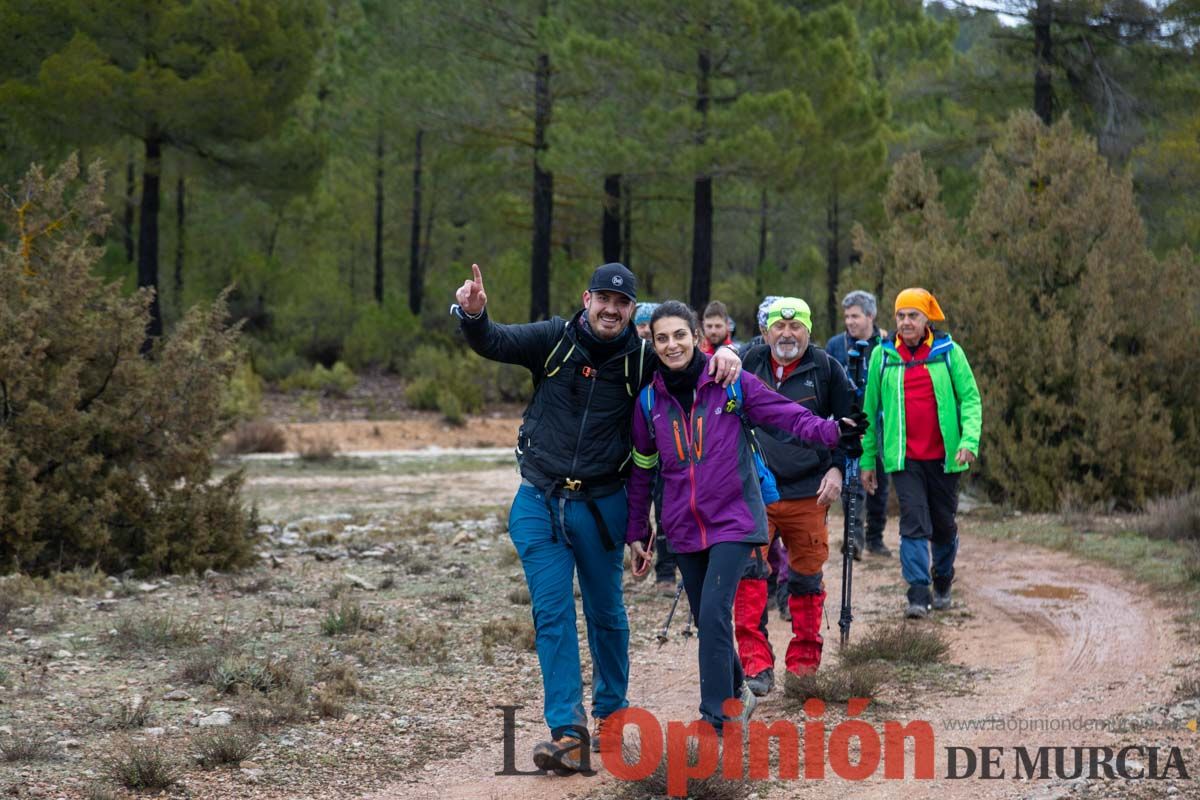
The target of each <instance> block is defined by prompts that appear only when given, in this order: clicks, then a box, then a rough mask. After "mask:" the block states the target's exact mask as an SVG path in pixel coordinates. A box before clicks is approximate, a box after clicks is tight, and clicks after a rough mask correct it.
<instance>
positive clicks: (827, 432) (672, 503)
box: [625, 368, 839, 553]
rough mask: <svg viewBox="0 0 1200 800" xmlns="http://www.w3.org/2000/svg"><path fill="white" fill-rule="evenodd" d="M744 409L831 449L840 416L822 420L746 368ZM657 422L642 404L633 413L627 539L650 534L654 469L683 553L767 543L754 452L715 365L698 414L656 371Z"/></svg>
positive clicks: (699, 391) (759, 421) (703, 377)
mask: <svg viewBox="0 0 1200 800" xmlns="http://www.w3.org/2000/svg"><path fill="white" fill-rule="evenodd" d="M739 380H741V383H742V395H743V400H742V411H743V413H744V414H745V415H746V417H747V418H748V419H749V420H750V422H751V424H753V425H772V426H774V427H776V428H780V429H782V430H785V431H791V433H792V434H793V435H795V436H796V437H797V438H799V439H804V440H807V441H809V442H813V443H815V444H817V445H820V446H821V447H829V448H832V447H833V446H834V445H835V444H837V441H838V434H839V431H838V424H837V421H836V420H831V419H822V418H820V417H818V416H817V415H815V414H813V413H812V412H811V411H809V410H808V409H806V408H804V406H801V405H799V404H798V403H794V402H792V401H791V400H789V399H787V398H786V397H784V396H783V395H780V394H778V393H776V392H775V391H774V390H772V389H770V388H768V387H767V386H766V385H764V384H763V383H762V381H760V380H759V379H758V378H756V377H754V376H753V375H750V374H748V373H745V372H743V373H742V375H741V377H740V378H739ZM651 385H652V386H653V387H654V404H653V407H652V408H651V411H650V426H651V427H652V429H653V430H651V427H648V426H647V424H646V417H645V412H644V411H643V410H642V404H641V403H640V402H639V403H638V404H637V405H636V406H635V407H634V411H633V462H634V468H633V474H632V475H631V476H630V478H629V483H628V489H629V524H628V527H627V528H626V531H625V541H626V542H637V541H646V540H647V539H648V538H649V536H650V527H649V515H650V501H651V496H650V490H651V485H652V483H653V480H654V468H655V467H656V466H661V470H662V482H663V484H662V493H663V494H662V530H661V533H663V534H665V535H666V537H667V541H669V542H670V543H671V547H672V549H674V550H675V551H676V552H678V553H694V552H697V551H700V550H706V549H708V548H709V547H712V546H713V545H714V544H717V543H718V542H746V543H750V544H766V543H767V540H768V537H767V514H766V507H765V506H764V505H763V499H762V490H761V488H760V487H759V483H758V472H757V471H756V470H755V466H754V455H753V453H751V451H750V445H749V442H747V440H746V436H745V433H744V432H743V427H742V421H741V419H739V418H738V415H737V414H736V413H735V412H734V411H733V409H732V403H731V401H730V400H729V398H728V397H727V396H726V393H725V389H724V388H722V387H721V385H720V384H719V383H717V382H716V381H715V380H714V379H713V377H712V376H711V375H709V374H708V369H707V368H705V369H703V370H701V372H700V380H699V381H698V383H697V386H696V401H695V403H694V405H693V406H692V413H691V415H690V416H689V415H687V414H684V413H683V408H681V407H680V405H679V403H678V402H677V401H676V400H675V398H674V397H672V396H671V393H670V392H669V391H668V390H667V387H666V384H665V383H664V382H663V379H662V374H661V373H660V372H657V371H656V372H655V373H654V379H653V383H652V384H651Z"/></svg>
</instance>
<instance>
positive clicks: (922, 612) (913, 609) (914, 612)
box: [904, 603, 929, 619]
mask: <svg viewBox="0 0 1200 800" xmlns="http://www.w3.org/2000/svg"><path fill="white" fill-rule="evenodd" d="M904 616H905V617H906V618H907V619H925V618H926V617H928V616H929V606H927V605H925V604H924V603H909V604H908V610H907V611H905V612H904Z"/></svg>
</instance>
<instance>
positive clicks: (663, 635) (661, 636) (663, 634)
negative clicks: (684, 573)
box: [655, 578, 683, 647]
mask: <svg viewBox="0 0 1200 800" xmlns="http://www.w3.org/2000/svg"><path fill="white" fill-rule="evenodd" d="M681 594H683V579H682V578H680V579H679V586H677V587H675V599H674V600H672V601H671V610H670V611H669V612H667V621H666V622H665V623H663V628H662V630H661V631H659V632H658V636H657V637H655V638H657V639H658V646H659V647H662V646H663V645H664V644H666V643H667V629H668V628H670V627H671V620H672V619H673V618H674V616H675V609H676V608H678V607H679V596H680V595H681Z"/></svg>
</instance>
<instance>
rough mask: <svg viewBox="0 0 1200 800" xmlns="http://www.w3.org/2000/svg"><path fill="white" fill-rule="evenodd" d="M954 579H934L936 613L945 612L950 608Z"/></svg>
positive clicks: (934, 606) (936, 577)
mask: <svg viewBox="0 0 1200 800" xmlns="http://www.w3.org/2000/svg"><path fill="white" fill-rule="evenodd" d="M953 581H954V577H953V576H951V577H949V578H941V577H938V576H935V577H934V579H933V608H934V610H935V611H945V610H946V609H947V608H949V607H950V584H951V583H952V582H953Z"/></svg>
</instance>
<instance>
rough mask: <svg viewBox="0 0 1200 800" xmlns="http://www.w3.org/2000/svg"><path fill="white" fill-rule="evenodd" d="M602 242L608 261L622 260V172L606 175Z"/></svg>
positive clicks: (601, 229) (601, 227)
mask: <svg viewBox="0 0 1200 800" xmlns="http://www.w3.org/2000/svg"><path fill="white" fill-rule="evenodd" d="M600 244H601V248H602V249H603V251H604V260H605V261H606V262H612V261H620V260H621V175H620V173H615V174H612V175H606V176H604V219H603V222H602V223H601V226H600ZM626 266H629V265H628V264H626Z"/></svg>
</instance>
